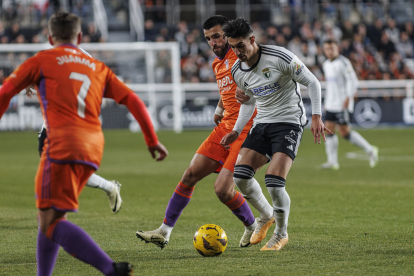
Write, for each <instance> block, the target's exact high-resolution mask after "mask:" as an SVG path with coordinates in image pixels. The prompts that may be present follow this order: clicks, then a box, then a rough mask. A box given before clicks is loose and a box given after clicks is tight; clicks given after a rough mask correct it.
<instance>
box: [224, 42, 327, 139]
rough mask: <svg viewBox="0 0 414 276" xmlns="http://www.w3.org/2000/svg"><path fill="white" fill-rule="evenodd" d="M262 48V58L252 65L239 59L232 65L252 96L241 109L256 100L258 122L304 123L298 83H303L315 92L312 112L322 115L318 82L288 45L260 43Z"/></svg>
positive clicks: (260, 54) (236, 76)
mask: <svg viewBox="0 0 414 276" xmlns="http://www.w3.org/2000/svg"><path fill="white" fill-rule="evenodd" d="M259 51H260V52H259V59H258V61H257V62H256V64H254V65H253V66H252V67H251V68H249V67H247V65H246V64H245V63H243V62H241V61H240V60H238V61H237V62H236V63H235V64H234V65H233V67H232V75H233V79H234V80H235V82H236V83H237V86H238V87H239V88H240V89H242V90H244V91H245V93H246V94H247V95H248V96H250V101H249V102H248V103H245V104H243V105H242V108H241V109H240V112H242V109H243V106H244V105H246V104H247V105H252V104H254V103H255V104H256V105H257V115H256V118H255V121H254V122H255V124H256V123H293V124H298V125H301V126H303V125H305V124H306V122H307V119H306V112H305V107H304V106H303V102H302V97H301V95H300V88H299V84H298V83H301V84H303V85H305V86H307V87H308V89H309V92H310V93H312V95H313V97H312V95H311V99H312V98H313V99H312V114H318V115H320V114H321V99H320V84H319V81H318V80H317V79H316V78H315V76H314V75H313V74H312V73H311V72H310V71H309V70H308V68H306V66H305V65H304V64H303V63H302V62H301V61H300V60H299V58H298V57H296V56H295V55H294V54H293V53H292V52H290V51H288V50H286V49H285V48H283V47H278V46H273V45H272V46H270V45H266V46H259ZM240 116H241V115H240V114H239V118H240ZM238 126H240V125H238ZM235 130H236V127H235ZM236 131H237V130H236Z"/></svg>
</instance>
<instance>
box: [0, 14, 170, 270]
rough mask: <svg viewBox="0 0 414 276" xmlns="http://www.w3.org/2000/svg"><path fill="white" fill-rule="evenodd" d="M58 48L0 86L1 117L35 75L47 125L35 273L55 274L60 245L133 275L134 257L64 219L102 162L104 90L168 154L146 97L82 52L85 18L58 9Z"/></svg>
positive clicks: (53, 21) (101, 266) (54, 32)
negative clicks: (119, 254) (108, 248)
mask: <svg viewBox="0 0 414 276" xmlns="http://www.w3.org/2000/svg"><path fill="white" fill-rule="evenodd" d="M49 33H50V36H49V42H50V44H51V45H53V46H54V48H53V49H50V50H45V51H41V52H39V53H38V54H36V55H35V56H33V57H31V58H29V59H28V60H26V61H25V62H24V63H23V64H22V65H21V66H19V68H17V69H16V70H15V71H14V72H13V73H12V74H11V75H10V76H9V77H8V78H7V79H6V80H5V82H4V84H3V86H2V87H1V89H0V117H1V115H3V113H4V112H5V111H6V109H7V107H8V105H9V102H10V99H11V98H12V97H13V96H14V95H16V94H17V93H19V92H20V91H22V90H23V89H24V88H25V87H27V86H28V85H30V84H32V83H34V84H35V85H36V88H37V90H38V91H39V93H38V97H39V101H40V103H41V108H42V113H43V117H44V119H45V124H46V128H47V132H48V137H47V140H46V142H45V147H44V151H43V153H42V156H41V159H40V164H39V167H38V171H37V174H36V178H35V194H36V207H37V208H38V209H39V233H38V238H37V269H38V270H37V275H38V276H44V275H51V274H52V272H53V267H54V264H55V262H56V258H57V254H58V251H59V247H60V246H62V247H63V249H64V250H65V251H67V252H68V253H69V254H71V255H72V256H74V257H75V258H78V259H79V260H81V261H83V262H85V263H88V264H90V265H92V266H94V267H95V268H97V269H98V270H100V271H101V272H102V273H103V274H104V275H111V276H112V275H130V272H131V266H130V265H129V264H128V263H115V262H114V261H112V259H111V258H110V257H109V256H108V255H107V254H106V253H105V252H104V251H103V250H102V249H101V248H100V247H99V246H98V245H97V244H96V243H95V242H94V241H93V240H92V238H91V237H90V236H89V235H88V234H87V233H86V232H85V231H84V230H83V229H81V228H80V227H78V226H77V225H75V224H73V223H71V222H69V221H67V220H66V212H76V211H77V209H78V197H79V194H80V193H81V191H82V189H83V187H84V186H85V184H86V181H87V179H88V178H89V177H90V175H91V174H92V173H93V172H94V171H95V170H96V169H97V168H98V167H99V165H100V163H101V159H102V154H103V148H104V137H103V133H102V129H101V123H100V121H99V114H100V112H101V103H102V98H103V97H107V98H112V99H114V100H115V101H116V102H118V103H121V104H124V105H126V106H127V107H128V109H129V110H130V112H131V113H132V114H133V115H134V117H135V118H136V119H137V121H138V122H139V123H140V125H141V128H142V130H143V133H144V136H145V141H146V143H147V145H148V150H149V151H150V153H151V154H152V155H153V157H155V152H158V153H159V157H158V159H157V160H162V159H164V158H165V157H166V155H167V154H168V152H167V150H166V149H165V147H164V146H163V145H162V144H161V143H159V142H158V138H157V135H156V134H155V132H154V129H153V126H152V123H151V119H150V117H149V114H148V111H147V109H146V107H145V104H144V103H143V102H142V101H141V100H140V99H139V98H138V96H137V95H135V94H134V93H133V92H132V91H131V90H130V89H128V88H127V87H126V86H125V85H124V84H123V83H122V82H121V81H119V80H118V79H117V77H116V76H115V74H114V73H113V72H112V71H111V70H110V69H109V68H108V67H107V66H106V65H105V64H104V63H102V62H100V61H98V60H95V59H93V58H92V57H88V56H87V55H85V54H84V53H82V52H81V51H80V50H79V49H78V47H77V45H78V44H79V43H80V42H81V39H82V33H81V24H80V18H79V17H77V16H76V15H74V14H71V13H65V12H57V13H55V14H54V15H52V17H51V18H50V20H49Z"/></svg>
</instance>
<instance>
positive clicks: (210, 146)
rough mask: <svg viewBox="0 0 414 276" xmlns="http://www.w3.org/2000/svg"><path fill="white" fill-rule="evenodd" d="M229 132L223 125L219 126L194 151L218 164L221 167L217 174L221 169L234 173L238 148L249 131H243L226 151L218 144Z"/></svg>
mask: <svg viewBox="0 0 414 276" xmlns="http://www.w3.org/2000/svg"><path fill="white" fill-rule="evenodd" d="M229 132H231V130H229V129H227V128H225V127H224V126H223V124H219V125H218V126H216V127H215V128H214V129H213V131H212V132H211V134H210V136H208V137H207V139H206V140H205V141H204V142H203V143H202V144H201V146H200V147H199V148H198V150H197V151H196V153H199V154H202V155H204V156H206V157H208V158H211V159H213V160H216V161H218V162H220V164H221V167H220V168H219V169H218V170H217V171H216V172H219V171H220V170H221V168H226V169H228V170H229V171H232V172H234V166H235V165H236V161H237V157H238V155H239V151H240V148H241V146H242V144H243V142H244V140H245V139H246V137H247V134H248V133H249V131H243V132H242V133H241V134H240V136H239V138H237V140H236V141H234V143H232V144H230V149H229V150H226V149H225V148H224V147H223V146H222V145H220V142H221V139H222V138H223V137H224V136H225V135H226V134H227V133H229Z"/></svg>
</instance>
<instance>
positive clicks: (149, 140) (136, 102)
mask: <svg viewBox="0 0 414 276" xmlns="http://www.w3.org/2000/svg"><path fill="white" fill-rule="evenodd" d="M104 97H106V98H111V99H114V100H115V101H116V102H117V103H120V104H123V105H126V107H127V108H128V110H129V112H131V114H132V115H133V116H134V118H135V119H136V120H137V122H138V123H139V125H140V126H141V129H142V132H143V134H144V137H145V143H146V144H147V146H148V151H149V152H150V153H151V156H152V158H156V152H158V153H159V156H158V158H157V161H161V160H163V159H164V158H165V157H166V156H167V155H168V151H167V149H166V148H165V147H164V145H163V144H161V143H160V142H159V141H158V137H157V134H155V130H154V127H153V125H152V121H151V117H150V115H149V113H148V110H147V107H146V106H145V104H144V102H143V101H142V100H141V99H140V98H139V97H138V96H137V95H136V94H135V93H134V92H133V91H132V90H131V89H129V88H128V87H127V86H126V85H125V84H124V83H123V82H121V81H120V80H119V79H118V78H117V77H116V76H115V74H114V73H113V72H112V71H110V72H109V73H108V76H107V83H106V89H105V94H104Z"/></svg>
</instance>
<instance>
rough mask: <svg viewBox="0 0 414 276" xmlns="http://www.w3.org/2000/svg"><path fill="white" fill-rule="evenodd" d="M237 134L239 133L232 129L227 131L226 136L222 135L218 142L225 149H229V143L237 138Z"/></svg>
mask: <svg viewBox="0 0 414 276" xmlns="http://www.w3.org/2000/svg"><path fill="white" fill-rule="evenodd" d="M239 135H240V134H239V133H238V132H237V131H235V130H233V131H231V132H229V133H227V134H226V136H224V137H223V139H221V142H220V144H221V145H222V146H223V147H225V148H226V149H230V144H231V143H233V142H234V141H236V140H237V138H239Z"/></svg>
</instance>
